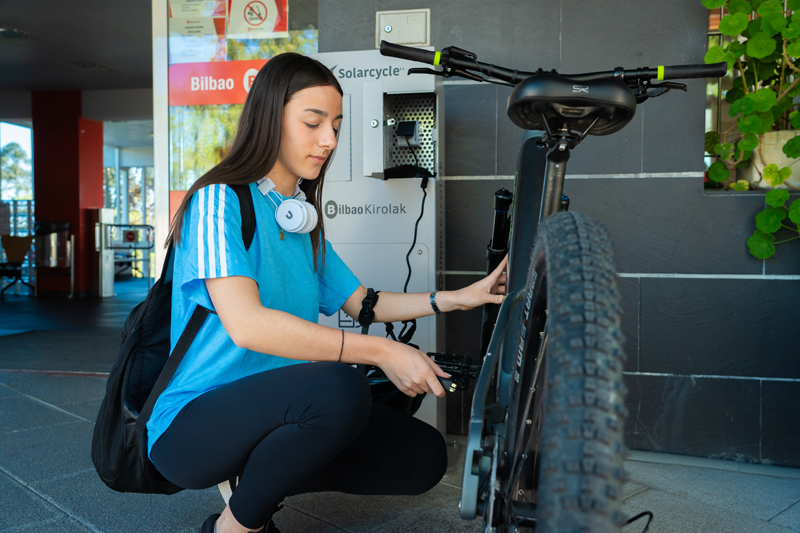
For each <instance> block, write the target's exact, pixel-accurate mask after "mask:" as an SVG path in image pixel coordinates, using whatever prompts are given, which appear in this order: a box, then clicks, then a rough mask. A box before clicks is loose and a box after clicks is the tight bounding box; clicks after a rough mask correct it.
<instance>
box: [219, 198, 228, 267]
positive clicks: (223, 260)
mask: <svg viewBox="0 0 800 533" xmlns="http://www.w3.org/2000/svg"><path fill="white" fill-rule="evenodd" d="M219 188H220V191H219V215H218V220H217V224H218V229H217V233H218V234H219V275H220V277H221V278H224V277H227V276H228V254H227V252H226V251H225V248H226V246H225V193H226V192H227V191H226V190H225V189H226V188H227V185H220V186H219Z"/></svg>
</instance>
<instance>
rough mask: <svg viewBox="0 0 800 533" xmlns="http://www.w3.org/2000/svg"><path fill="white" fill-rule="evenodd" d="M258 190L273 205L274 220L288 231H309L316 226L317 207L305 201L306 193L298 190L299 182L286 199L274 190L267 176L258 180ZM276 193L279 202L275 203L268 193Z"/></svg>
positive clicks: (317, 219)
mask: <svg viewBox="0 0 800 533" xmlns="http://www.w3.org/2000/svg"><path fill="white" fill-rule="evenodd" d="M258 190H259V191H260V192H261V194H263V195H264V196H267V197H268V198H269V199H270V201H271V202H272V203H273V204H274V205H275V222H277V223H278V225H279V226H280V227H281V228H282V229H283V230H284V231H288V232H289V233H311V231H312V230H313V229H314V228H316V227H317V222H319V217H318V215H317V209H316V208H315V207H314V206H313V205H311V204H310V203H308V202H306V194H305V193H304V192H303V191H301V190H300V182H299V181H298V182H297V185H295V188H294V194H293V195H292V196H293V197H292V198H288V199H286V200H284V199H283V197H282V196H280V194H279V193H278V192H277V191H276V190H275V184H274V183H272V180H271V179H269V178H261V179H260V180H258ZM273 192H274V193H276V194H278V198H279V200H280V203H276V202H275V200H274V199H273V198H272V195H271V194H270V193H273Z"/></svg>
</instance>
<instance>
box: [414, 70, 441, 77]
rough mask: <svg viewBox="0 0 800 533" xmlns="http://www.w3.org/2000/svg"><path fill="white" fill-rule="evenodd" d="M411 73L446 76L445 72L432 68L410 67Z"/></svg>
mask: <svg viewBox="0 0 800 533" xmlns="http://www.w3.org/2000/svg"><path fill="white" fill-rule="evenodd" d="M408 73H409V74H430V75H432V76H444V72H439V71H436V70H433V69H432V68H410V69H408Z"/></svg>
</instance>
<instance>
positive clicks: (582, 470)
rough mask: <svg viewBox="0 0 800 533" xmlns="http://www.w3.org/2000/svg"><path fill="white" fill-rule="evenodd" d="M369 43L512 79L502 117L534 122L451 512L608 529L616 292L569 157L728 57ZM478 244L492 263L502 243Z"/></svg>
mask: <svg viewBox="0 0 800 533" xmlns="http://www.w3.org/2000/svg"><path fill="white" fill-rule="evenodd" d="M380 51H381V54H383V55H385V56H391V57H397V58H400V59H407V60H410V61H416V62H420V63H425V64H428V65H433V66H439V67H441V70H433V69H430V68H411V69H409V71H408V73H409V74H430V75H437V76H444V77H445V78H449V77H451V76H458V77H461V78H466V79H469V80H474V81H476V82H488V83H495V84H499V85H506V86H511V87H514V90H513V91H512V93H511V96H510V97H509V100H508V108H507V112H508V117H509V119H510V120H511V121H512V122H513V123H514V124H516V125H517V126H519V127H520V128H523V129H526V130H537V131H541V132H543V134H542V135H541V136H539V137H534V138H531V139H529V140H527V141H525V142H524V143H523V145H522V147H521V149H520V155H519V159H518V164H517V173H516V178H515V184H514V194H513V215H512V217H511V220H510V241H511V242H510V246H509V262H508V269H507V279H508V282H507V285H506V290H507V295H506V298H505V300H504V302H503V303H502V305H500V307H499V310H497V314H496V320H493V322H494V327H493V329H492V331H491V337H490V340H489V341H488V347H487V348H486V350H485V356H484V357H483V363H482V365H481V368H480V373H479V375H478V377H477V380H476V383H475V393H474V397H473V400H472V412H471V415H470V420H469V436H468V442H467V446H466V456H465V459H464V473H463V480H462V490H461V501H460V502H459V512H460V516H461V518H464V519H468V520H469V519H474V518H476V517H477V516H482V517H483V524H484V531H485V532H486V533H490V532H496V533H509V532H510V533H521V532H524V531H528V532H529V531H536V532H540V533H544V532H557V533H565V532H592V533H607V532H614V531H619V529H620V527H621V526H622V525H623V524H624V523H626V522H625V517H624V516H623V513H622V510H621V506H622V485H623V482H624V476H625V474H624V466H623V457H624V452H625V448H624V444H623V435H624V431H623V426H624V420H625V417H626V415H627V413H626V409H625V394H626V389H625V385H624V384H623V360H624V357H625V355H624V353H623V349H622V341H623V339H622V334H621V332H620V321H621V305H620V293H619V291H618V290H617V285H616V273H615V268H614V262H613V257H612V243H611V240H610V239H609V236H608V233H607V231H606V230H605V229H604V228H603V227H602V226H601V225H600V224H599V223H597V222H596V221H594V220H592V219H590V218H589V217H586V216H584V215H581V214H579V213H575V212H570V211H568V208H569V198H567V197H566V196H564V195H563V188H564V179H565V175H566V167H567V162H568V161H569V157H570V153H571V150H573V149H574V148H575V147H576V146H577V145H578V144H580V143H581V142H582V141H583V140H584V139H585V138H586V137H587V135H610V134H612V133H615V132H617V131H619V130H620V129H622V128H623V127H624V126H625V125H626V124H628V123H629V122H630V121H631V119H632V118H633V116H634V114H635V112H636V106H637V104H642V103H643V102H645V101H646V100H648V99H649V98H654V97H657V96H661V95H663V94H665V93H667V92H669V91H670V90H671V89H680V90H683V91H686V85H684V84H680V83H674V82H669V81H665V80H668V79H685V78H718V77H721V76H724V75H725V72H726V71H727V65H726V64H725V63H716V64H711V65H678V66H671V67H670V66H660V67H658V68H653V69H651V68H648V67H645V68H638V69H633V70H626V69H623V68H622V67H619V68H616V69H614V70H612V71H607V72H591V73H581V74H559V73H557V72H556V71H555V70H552V71H549V72H545V71H544V70H542V69H539V70H538V71H536V72H522V71H517V70H513V69H508V68H503V67H498V66H495V65H491V64H488V63H482V62H479V61H478V60H477V55H476V54H474V53H472V52H468V51H466V50H463V49H460V48H457V47H454V46H450V47H448V48H444V49H443V50H441V51H440V52H439V51H437V52H433V51H428V50H422V49H418V48H410V47H405V46H400V45H395V44H391V43H387V42H385V41H384V42H382V43H381V47H380ZM653 80H655V81H656V82H661V83H654V82H653ZM501 196H502V195H501ZM508 196H510V195H507V196H506V197H505V198H507V197H508ZM506 205H507V204H506ZM500 233H502V232H500ZM501 240H502V239H501ZM489 251H490V259H491V258H492V257H494V258H495V264H497V263H499V259H498V258H502V256H503V255H504V251H503V249H502V245H497V244H496V243H494V242H493V243H492V244H490V249H489ZM490 263H491V261H490ZM489 266H490V268H489V271H491V269H492V265H491V264H490V265H489ZM489 326H491V324H489ZM642 514H643V515H644V514H648V513H642ZM640 516H641V515H640ZM635 518H637V517H634V519H635ZM650 518H652V514H650ZM629 522H630V521H629ZM648 524H649V521H648Z"/></svg>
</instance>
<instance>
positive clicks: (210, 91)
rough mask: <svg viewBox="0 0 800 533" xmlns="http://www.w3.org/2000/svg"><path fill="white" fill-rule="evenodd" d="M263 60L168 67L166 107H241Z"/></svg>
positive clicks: (184, 64)
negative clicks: (232, 105) (167, 101)
mask: <svg viewBox="0 0 800 533" xmlns="http://www.w3.org/2000/svg"><path fill="white" fill-rule="evenodd" d="M266 63H267V60H266V59H253V60H247V61H226V62H224V63H183V64H175V65H170V67H169V105H170V106H184V105H220V104H243V103H244V101H245V100H246V99H247V93H248V92H250V86H251V85H252V84H253V80H254V79H255V78H256V74H258V71H259V70H261V67H263V66H264V65H265V64H266Z"/></svg>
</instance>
